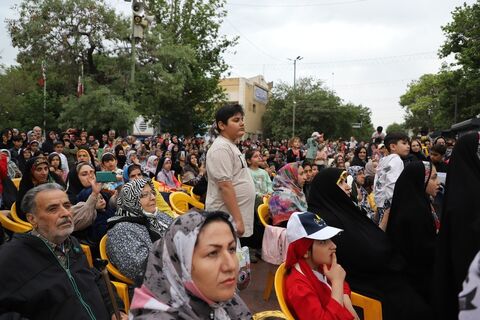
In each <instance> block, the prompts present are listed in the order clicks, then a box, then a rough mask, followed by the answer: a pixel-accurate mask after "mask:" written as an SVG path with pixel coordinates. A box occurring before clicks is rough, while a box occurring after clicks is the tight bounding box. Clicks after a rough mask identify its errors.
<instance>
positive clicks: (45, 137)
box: [42, 60, 47, 140]
mask: <svg viewBox="0 0 480 320" xmlns="http://www.w3.org/2000/svg"><path fill="white" fill-rule="evenodd" d="M42 78H43V140H46V139H47V65H46V63H45V60H43V61H42Z"/></svg>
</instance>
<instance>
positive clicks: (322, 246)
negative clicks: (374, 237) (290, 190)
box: [285, 212, 359, 320]
mask: <svg viewBox="0 0 480 320" xmlns="http://www.w3.org/2000/svg"><path fill="white" fill-rule="evenodd" d="M341 231H343V230H342V229H338V228H334V227H329V226H327V224H326V223H325V221H323V220H322V219H321V218H320V217H319V216H317V215H315V214H313V213H311V212H295V213H293V214H292V216H291V217H290V219H289V220H288V224H287V239H288V242H289V243H290V245H289V246H288V251H287V259H286V262H285V267H286V269H287V275H286V279H285V298H286V301H287V305H288V307H289V309H290V310H291V311H292V313H293V314H294V316H295V319H298V320H303V319H308V320H312V319H322V320H323V319H337V320H343V319H345V320H347V319H348V320H351V319H359V318H358V315H357V313H356V312H355V310H354V309H353V306H352V301H351V300H350V287H349V286H348V284H347V283H346V282H345V276H346V272H345V270H344V269H343V268H342V267H341V266H340V265H339V264H338V263H337V257H336V255H335V251H336V248H337V246H336V245H335V243H333V241H332V238H333V237H334V236H335V235H337V234H338V233H339V232H341Z"/></svg>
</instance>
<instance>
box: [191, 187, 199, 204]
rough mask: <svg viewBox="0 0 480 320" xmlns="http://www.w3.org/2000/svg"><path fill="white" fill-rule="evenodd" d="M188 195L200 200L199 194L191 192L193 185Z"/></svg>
mask: <svg viewBox="0 0 480 320" xmlns="http://www.w3.org/2000/svg"><path fill="white" fill-rule="evenodd" d="M190 197H192V198H193V199H195V200H197V201H198V202H200V196H197V195H196V194H195V193H193V187H192V189H190Z"/></svg>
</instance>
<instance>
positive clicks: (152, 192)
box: [140, 190, 157, 199]
mask: <svg viewBox="0 0 480 320" xmlns="http://www.w3.org/2000/svg"><path fill="white" fill-rule="evenodd" d="M150 195H151V196H154V197H156V196H157V193H156V192H155V190H152V191H150V192H142V193H140V199H143V198H148V196H150Z"/></svg>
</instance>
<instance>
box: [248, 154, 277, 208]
mask: <svg viewBox="0 0 480 320" xmlns="http://www.w3.org/2000/svg"><path fill="white" fill-rule="evenodd" d="M245 159H246V160H247V164H248V168H249V169H250V170H249V172H250V175H251V176H252V179H253V183H254V184H255V194H256V197H257V199H258V198H260V199H262V198H263V197H264V196H266V195H269V194H272V193H273V187H272V181H271V180H270V177H269V175H268V173H267V172H266V171H265V170H263V169H262V168H260V165H261V164H262V161H263V159H262V156H261V155H260V151H259V150H252V149H249V150H247V152H246V153H245Z"/></svg>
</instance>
